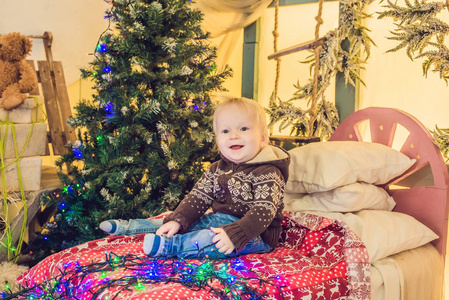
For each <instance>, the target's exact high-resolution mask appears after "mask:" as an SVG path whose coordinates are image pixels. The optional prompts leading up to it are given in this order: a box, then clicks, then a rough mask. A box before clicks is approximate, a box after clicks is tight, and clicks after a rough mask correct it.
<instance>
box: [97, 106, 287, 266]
mask: <svg viewBox="0 0 449 300" xmlns="http://www.w3.org/2000/svg"><path fill="white" fill-rule="evenodd" d="M213 126H214V132H215V135H216V142H217V144H218V148H219V150H220V154H221V159H220V160H219V161H217V162H215V163H213V164H212V165H211V166H210V168H209V169H208V170H207V171H206V172H205V173H204V174H203V176H202V177H201V178H200V180H199V181H198V182H197V183H196V184H195V186H194V187H193V189H192V191H191V192H190V193H189V194H188V195H187V196H186V197H185V198H184V199H183V200H182V201H181V203H180V204H179V205H178V207H177V208H176V209H175V210H174V211H173V213H171V214H169V215H168V216H167V217H165V218H164V219H163V220H162V221H161V220H153V219H132V220H129V221H125V220H108V221H104V222H102V223H101V224H100V228H101V229H102V230H104V231H106V232H108V233H110V234H114V235H121V234H126V235H132V234H137V233H142V232H148V233H147V234H146V235H145V238H144V243H143V250H144V252H145V253H146V254H148V255H150V256H168V257H183V258H186V257H197V256H202V255H208V256H210V257H215V258H225V257H228V256H229V255H231V254H236V255H242V254H248V253H264V252H269V251H271V250H272V249H274V247H276V245H277V244H278V241H279V237H280V233H281V222H282V218H283V217H282V209H283V207H284V204H283V197H284V187H285V182H286V181H287V178H288V165H289V163H290V155H289V154H288V152H286V151H285V150H283V149H282V148H279V147H276V146H272V145H268V130H267V124H266V115H265V111H264V109H263V107H262V106H261V105H260V104H258V103H257V102H256V101H254V100H251V99H247V98H230V99H227V100H225V101H223V102H222V103H220V104H219V105H218V106H217V108H216V110H215V114H214V121H213ZM210 209H212V212H210V213H208V211H209V210H210Z"/></svg>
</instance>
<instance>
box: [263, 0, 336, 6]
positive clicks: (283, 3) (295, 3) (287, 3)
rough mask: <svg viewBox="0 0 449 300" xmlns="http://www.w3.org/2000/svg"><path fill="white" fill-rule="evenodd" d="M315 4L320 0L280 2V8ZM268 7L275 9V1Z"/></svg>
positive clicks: (287, 0) (283, 0) (280, 0)
mask: <svg viewBox="0 0 449 300" xmlns="http://www.w3.org/2000/svg"><path fill="white" fill-rule="evenodd" d="M325 1H337V0H325ZM314 2H318V0H279V6H288V5H300V4H307V3H314ZM268 7H274V1H273V2H272V3H271V4H270V5H269V6H268Z"/></svg>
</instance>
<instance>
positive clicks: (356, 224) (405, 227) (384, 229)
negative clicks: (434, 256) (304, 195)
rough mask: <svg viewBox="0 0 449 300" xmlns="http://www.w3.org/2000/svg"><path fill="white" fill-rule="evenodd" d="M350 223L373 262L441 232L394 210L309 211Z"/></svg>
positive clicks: (424, 241) (419, 243)
mask: <svg viewBox="0 0 449 300" xmlns="http://www.w3.org/2000/svg"><path fill="white" fill-rule="evenodd" d="M308 213H311V214H314V215H319V216H323V217H326V218H329V219H336V220H340V221H343V222H345V223H346V225H348V227H349V228H350V229H351V230H352V231H353V232H354V233H355V234H356V235H357V236H358V237H359V238H360V239H361V240H362V242H363V243H364V244H365V247H366V249H367V251H368V254H369V260H370V262H375V261H377V260H379V259H382V258H385V257H387V256H390V255H393V254H396V253H399V252H402V251H405V250H409V249H413V248H416V247H419V246H422V245H424V244H427V243H429V242H431V241H433V240H435V239H437V238H438V236H437V235H436V234H435V233H434V232H433V231H432V230H430V229H429V228H428V227H427V226H425V225H424V224H422V223H421V222H419V221H417V220H416V219H415V218H413V217H411V216H409V215H406V214H403V213H399V212H393V211H385V210H362V211H359V212H357V213H345V214H343V213H332V212H308Z"/></svg>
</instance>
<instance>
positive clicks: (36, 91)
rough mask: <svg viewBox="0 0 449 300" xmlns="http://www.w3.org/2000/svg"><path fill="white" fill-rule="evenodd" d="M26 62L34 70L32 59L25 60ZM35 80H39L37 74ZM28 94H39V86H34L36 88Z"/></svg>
mask: <svg viewBox="0 0 449 300" xmlns="http://www.w3.org/2000/svg"><path fill="white" fill-rule="evenodd" d="M26 63H27V64H28V65H29V66H30V67H31V68H32V69H33V70H34V71H35V72H36V67H35V66H34V60H26ZM36 74H37V72H36ZM37 80H38V82H39V76H38V78H37ZM30 95H33V96H39V86H36V88H35V89H34V90H32V91H31V92H30Z"/></svg>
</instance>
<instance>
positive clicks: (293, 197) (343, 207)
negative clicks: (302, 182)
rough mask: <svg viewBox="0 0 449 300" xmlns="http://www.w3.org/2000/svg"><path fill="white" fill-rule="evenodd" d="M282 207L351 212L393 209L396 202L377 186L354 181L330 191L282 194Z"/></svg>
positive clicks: (291, 209)
mask: <svg viewBox="0 0 449 300" xmlns="http://www.w3.org/2000/svg"><path fill="white" fill-rule="evenodd" d="M284 205H285V207H284V209H285V210H288V211H304V210H314V211H334V212H353V211H359V210H362V209H377V210H389V211H391V210H393V208H394V206H395V205H396V202H394V200H393V198H392V197H391V196H390V195H388V193H387V192H386V191H385V190H384V189H383V188H380V187H378V186H375V185H373V184H370V183H365V182H355V183H351V184H347V185H344V186H341V187H337V188H335V189H333V190H330V191H325V192H316V193H311V194H297V193H285V194H284Z"/></svg>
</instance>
